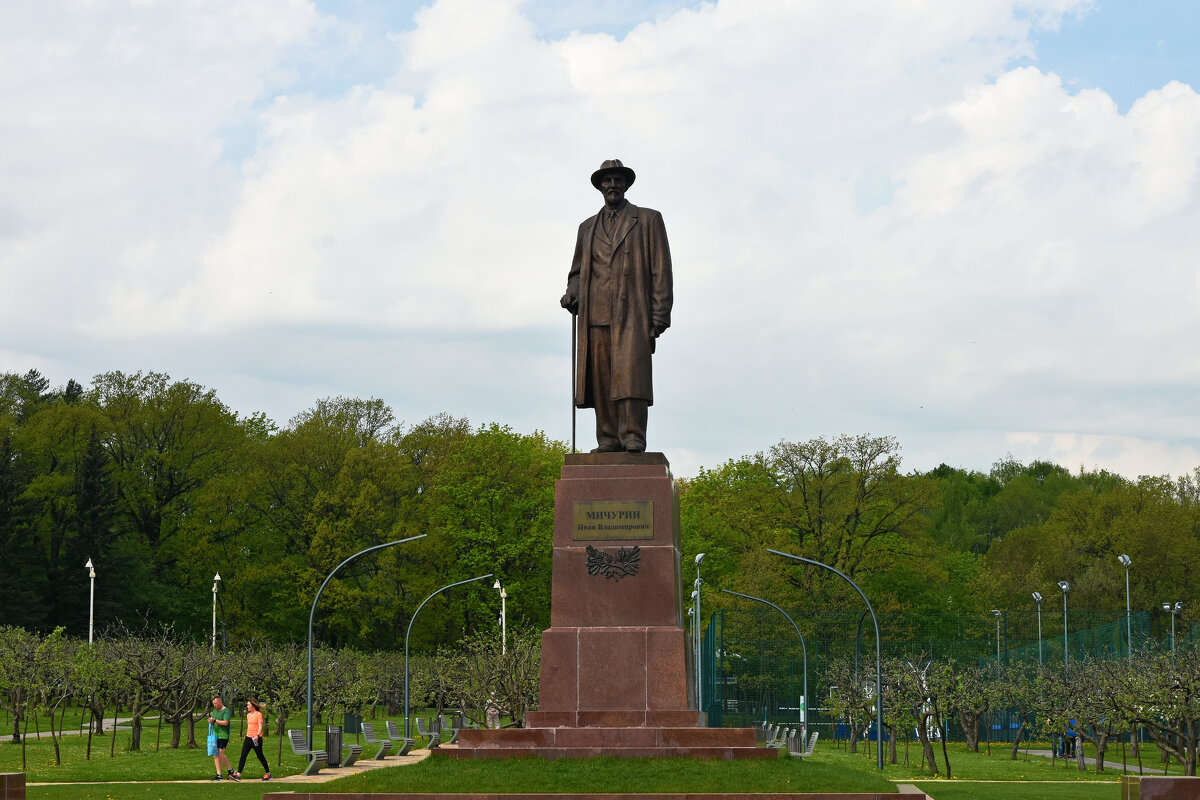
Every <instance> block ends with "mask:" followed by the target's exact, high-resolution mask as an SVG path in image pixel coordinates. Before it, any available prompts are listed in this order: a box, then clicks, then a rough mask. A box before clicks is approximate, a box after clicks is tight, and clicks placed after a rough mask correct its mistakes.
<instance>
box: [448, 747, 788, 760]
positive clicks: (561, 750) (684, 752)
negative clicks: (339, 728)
mask: <svg viewBox="0 0 1200 800" xmlns="http://www.w3.org/2000/svg"><path fill="white" fill-rule="evenodd" d="M781 752H782V751H780V750H778V749H775V748H770V747H720V746H713V747H703V746H698V747H682V746H681V747H525V748H521V747H480V748H464V747H458V748H455V749H447V748H442V747H439V748H438V749H436V750H434V751H432V755H433V756H435V757H438V758H519V757H522V756H538V757H539V758H545V759H550V760H553V759H558V758H596V757H598V756H616V757H618V758H680V757H681V758H709V759H715V760H719V761H732V760H733V759H744V758H768V759H769V758H779V757H780V753H781Z"/></svg>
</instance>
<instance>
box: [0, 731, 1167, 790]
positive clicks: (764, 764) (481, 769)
mask: <svg viewBox="0 0 1200 800" xmlns="http://www.w3.org/2000/svg"><path fill="white" fill-rule="evenodd" d="M376 722H377V723H379V724H381V723H382V719H379V720H376ZM301 724H302V723H301ZM154 725H155V723H154V722H150V723H148V724H147V726H146V730H145V731H144V733H143V745H144V746H143V750H142V751H141V752H131V751H129V750H128V749H127V748H128V743H129V733H128V732H127V731H118V732H117V734H116V736H117V738H116V743H117V748H116V756H115V757H112V758H110V757H109V755H108V747H109V744H110V741H111V737H109V736H103V737H95V738H93V742H92V747H93V750H92V760H91V761H87V760H85V758H84V750H85V747H86V741H87V737H86V735H85V736H78V735H70V736H65V737H63V738H62V739H61V740H60V742H61V745H62V747H63V762H64V763H63V765H62V766H57V767H56V766H55V765H54V758H53V747H52V745H51V742H50V740H49V739H48V738H47V739H40V740H35V739H30V740H29V741H28V743H27V747H28V756H29V769H28V770H27V772H28V776H27V780H28V781H29V782H30V783H40V782H62V783H64V784H67V785H60V786H46V787H29V789H28V791H27V796H28V797H29V798H39V799H40V800H83V799H86V800H137V799H139V798H141V799H144V800H192V798H208V797H214V796H215V795H216V794H217V793H219V792H225V793H229V794H231V795H236V796H239V797H241V796H243V795H244V796H246V797H249V796H251V795H253V796H254V797H258V796H260V795H261V793H262V792H263V791H265V790H266V789H267V788H268V787H269V788H272V789H275V788H276V787H278V789H283V790H285V791H286V789H285V788H284V787H285V786H286V785H281V784H273V785H272V784H263V783H261V782H259V781H258V780H257V778H258V776H259V772H260V769H261V768H260V767H259V766H258V764H257V762H256V761H255V760H254V759H253V758H251V760H250V762H249V763H248V764H247V767H246V773H247V778H248V780H247V781H245V782H243V783H242V784H232V783H223V784H219V785H215V786H214V785H212V784H209V783H200V784H179V783H164V784H158V783H129V782H130V781H170V780H198V779H199V780H203V779H206V778H207V777H208V776H209V775H211V771H212V759H211V758H209V757H208V756H206V755H204V751H203V750H195V749H193V750H189V749H186V748H181V749H179V750H170V749H168V748H166V747H163V748H162V749H161V750H160V751H158V752H156V751H155V750H154V746H153V742H154V737H153V733H154ZM0 730H2V729H0ZM164 733H165V731H164ZM318 736H319V737H321V736H323V731H322V732H321V733H320V734H318ZM164 739H165V737H164ZM353 740H354V739H353V737H348V739H347V741H353ZM319 741H320V740H319ZM278 747H279V740H278V739H277V738H276V737H274V736H272V737H268V739H267V748H266V749H267V756H268V758H269V759H270V761H271V763H272V772H273V774H274V775H276V776H277V777H281V776H284V775H290V774H294V773H296V772H299V771H300V770H301V769H302V767H303V763H302V761H301V759H300V758H298V757H296V756H294V755H292V754H291V749H290V748H289V747H288V746H287V744H286V742H285V743H284V747H283V764H282V766H276V759H277V757H278V755H277V754H278ZM1036 747H1037V746H1036V745H1034V748H1036ZM239 752H240V747H239V748H238V750H237V752H234V753H233V754H232V755H233V757H234V758H235V760H236V756H237V755H238V753H239ZM936 752H937V756H938V765H939V770H944V765H943V764H942V752H941V747H940V745H939V746H938V747H937V748H936ZM949 752H950V763H951V766H952V768H953V775H954V778H953V779H952V780H946V779H945V777H944V773H943V775H942V776H939V777H938V778H933V777H932V776H931V775H930V774H929V772H928V770H921V769H919V768H918V767H917V766H916V760H917V757H918V754H919V753H918V750H917V748H916V747H912V748H911V749H910V750H909V759H910V764H908V765H904V764H899V765H890V764H888V765H885V770H884V773H883V774H882V775H880V774H879V773H877V772H876V771H875V756H874V751H873V749H871V748H870V747H864V748H862V749H861V750H860V752H859V753H857V754H854V755H850V754H849V753H848V752H846V751H845V750H843V749H839V748H838V747H836V746H828V747H827V746H825V745H824V743H822V744H821V745H819V746H818V747H817V751H816V753H815V755H814V757H813V758H811V759H808V760H806V761H799V760H796V759H787V758H781V759H778V760H769V761H752V762H716V761H675V760H656V759H646V760H628V761H627V760H619V759H599V760H593V761H559V762H542V761H538V760H516V761H505V762H499V761H454V760H450V759H431V760H429V761H426V762H424V763H422V764H419V765H415V766H407V767H399V766H397V767H394V768H391V769H381V770H373V771H371V772H369V773H361V774H359V775H355V776H351V777H348V778H344V779H342V780H338V781H333V782H330V783H326V784H321V785H320V788H321V790H322V791H329V792H360V791H393V792H413V791H429V792H474V791H481V790H483V791H488V792H500V793H503V792H555V791H558V792H563V791H565V792H596V791H603V792H629V791H639V792H664V791H675V792H677V791H686V792H697V793H706V792H716V793H720V792H727V791H748V792H778V791H784V792H787V791H866V792H890V791H894V787H895V783H897V782H904V783H915V784H917V785H918V786H920V787H922V789H923V790H925V791H928V792H929V794H930V795H931V796H932V797H934V798H935V800H960V799H962V798H996V799H997V800H1007V799H1008V798H1013V799H1014V800H1015V799H1016V798H1022V800H1027V799H1028V800H1037V798H1048V800H1085V798H1086V799H1087V800H1092V798H1094V799H1095V800H1116V798H1117V797H1118V796H1119V794H1120V792H1119V788H1118V784H1117V783H1116V781H1117V778H1118V776H1119V775H1120V772H1121V760H1120V750H1119V749H1118V748H1110V750H1109V753H1108V756H1109V758H1108V770H1107V772H1106V773H1105V774H1103V775H1097V774H1096V773H1095V772H1094V771H1092V770H1091V769H1089V771H1087V772H1083V773H1080V772H1079V771H1078V770H1077V769H1076V768H1075V764H1074V762H1071V763H1064V762H1063V761H1061V760H1059V761H1057V762H1056V763H1052V762H1051V761H1050V759H1047V758H1041V757H1037V756H1026V755H1024V752H1023V751H1022V753H1021V754H1020V756H1019V758H1018V760H1017V761H1012V760H1010V759H1009V757H1008V752H1009V751H1008V748H1007V747H1001V746H996V747H993V749H992V754H991V755H990V756H989V755H987V754H986V752H981V753H971V752H969V751H967V750H966V748H965V746H964V745H962V744H951V745H950V746H949ZM1085 754H1086V755H1089V756H1090V755H1092V754H1093V753H1092V751H1091V749H1090V748H1088V749H1087V750H1086V751H1085ZM903 757H904V756H903V748H901V752H900V759H901V760H903ZM1114 757H1115V763H1114ZM1142 757H1143V763H1144V764H1145V765H1146V766H1147V767H1151V766H1153V767H1157V766H1158V765H1159V764H1158V751H1157V749H1155V748H1153V747H1149V746H1148V747H1144V748H1143V756H1142ZM1130 766H1131V771H1136V764H1131V765H1130ZM9 771H21V746H20V745H19V744H13V743H12V742H11V741H10V740H9V738H8V737H3V738H2V739H0V772H9ZM1172 771H1173V772H1175V773H1176V774H1178V772H1179V768H1178V766H1175V768H1174V769H1173V770H1172ZM85 781H87V782H88V783H84V782H85ZM95 782H100V783H95ZM287 788H289V789H290V788H296V787H295V786H288V787H287Z"/></svg>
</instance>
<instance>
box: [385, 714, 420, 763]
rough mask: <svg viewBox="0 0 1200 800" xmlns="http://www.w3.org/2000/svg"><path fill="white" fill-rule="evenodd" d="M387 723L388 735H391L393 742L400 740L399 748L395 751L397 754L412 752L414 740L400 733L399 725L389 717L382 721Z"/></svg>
mask: <svg viewBox="0 0 1200 800" xmlns="http://www.w3.org/2000/svg"><path fill="white" fill-rule="evenodd" d="M384 724H385V725H387V729H388V736H390V737H392V741H393V742H400V750H399V752H397V753H396V755H398V756H406V755H408V754H409V753H411V752H412V749H413V744H415V742H414V741H413V740H412V739H411V738H409V737H407V736H401V735H400V726H399V725H397V724H396V723H394V722H392V721H391V720H390V719H389V720H388V721H387V722H385V723H384Z"/></svg>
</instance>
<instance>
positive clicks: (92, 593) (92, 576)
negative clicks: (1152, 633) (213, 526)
mask: <svg viewBox="0 0 1200 800" xmlns="http://www.w3.org/2000/svg"><path fill="white" fill-rule="evenodd" d="M83 568H84V569H86V570H87V571H88V580H89V581H90V582H91V587H90V588H89V589H88V644H91V643H92V630H93V625H92V623H93V620H94V619H95V616H94V613H95V610H96V567H95V566H93V565H92V560H91V559H90V558H89V559H88V560H87V563H86V564H84V565H83ZM1174 619H1175V617H1173V616H1172V617H1171V620H1172V624H1171V630H1174V629H1175V625H1174ZM1171 641H1172V642H1174V641H1175V639H1174V636H1173V635H1172V638H1171Z"/></svg>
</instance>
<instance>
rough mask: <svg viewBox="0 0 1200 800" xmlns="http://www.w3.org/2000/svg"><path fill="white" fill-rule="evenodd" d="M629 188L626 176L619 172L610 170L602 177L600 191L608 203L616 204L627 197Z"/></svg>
mask: <svg viewBox="0 0 1200 800" xmlns="http://www.w3.org/2000/svg"><path fill="white" fill-rule="evenodd" d="M628 188H629V184H628V183H626V181H625V176H624V175H622V174H621V173H619V172H609V173H608V174H606V175H602V176H601V177H600V193H601V194H603V195H604V202H605V203H607V204H608V205H616V204H617V203H619V202H621V200H622V199H624V197H625V190H626V189H628Z"/></svg>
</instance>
